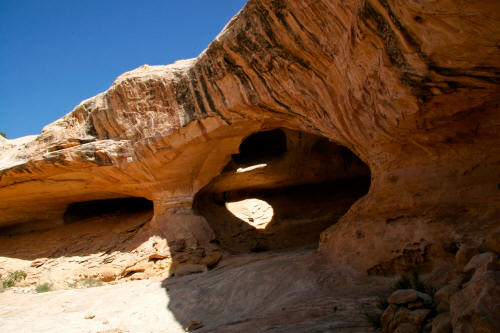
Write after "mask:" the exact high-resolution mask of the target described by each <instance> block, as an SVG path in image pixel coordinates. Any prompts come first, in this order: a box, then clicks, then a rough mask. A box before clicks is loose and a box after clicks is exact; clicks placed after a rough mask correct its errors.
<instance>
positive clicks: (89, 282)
mask: <svg viewBox="0 0 500 333" xmlns="http://www.w3.org/2000/svg"><path fill="white" fill-rule="evenodd" d="M81 282H82V284H83V286H84V287H86V288H92V287H100V286H102V281H99V280H96V279H94V278H86V279H84V280H82V281H81Z"/></svg>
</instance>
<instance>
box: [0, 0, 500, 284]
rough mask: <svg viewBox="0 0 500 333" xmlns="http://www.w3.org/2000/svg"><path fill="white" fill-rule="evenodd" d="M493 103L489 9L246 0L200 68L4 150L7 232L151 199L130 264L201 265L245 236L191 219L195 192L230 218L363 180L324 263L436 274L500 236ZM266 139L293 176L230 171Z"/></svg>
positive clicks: (115, 95)
mask: <svg viewBox="0 0 500 333" xmlns="http://www.w3.org/2000/svg"><path fill="white" fill-rule="evenodd" d="M499 104H500V5H499V3H498V1H495V0H481V1H456V0H453V1H452V0H443V1H430V0H422V1H399V0H378V1H377V0H359V1H358V0H356V1H347V2H345V1H333V0H314V1H313V0H305V1H304V0H301V1H299V0H283V1H264V0H250V1H249V2H248V3H247V4H246V6H245V7H244V8H243V9H242V10H241V12H240V13H239V14H238V15H237V16H235V17H234V18H233V19H232V20H231V21H230V22H229V23H228V24H227V26H226V27H225V28H224V30H223V31H222V32H221V33H220V34H219V36H217V38H216V39H215V40H214V41H213V42H212V43H211V44H210V45H209V46H208V48H207V49H206V50H205V51H204V52H203V53H202V54H200V55H199V56H198V57H197V58H195V59H190V60H183V61H179V62H176V63H174V64H172V65H168V66H147V65H145V66H142V67H140V68H137V69H135V70H133V71H131V72H127V73H125V74H123V75H121V76H120V77H119V78H118V79H117V80H116V81H115V82H114V83H113V84H112V86H111V87H110V88H109V89H108V90H107V91H105V92H104V93H102V94H99V95H97V96H95V97H93V98H90V99H88V100H85V101H83V102H82V103H80V104H79V105H78V106H77V107H76V108H75V109H74V110H73V111H72V112H70V113H69V114H67V115H66V116H64V117H63V118H61V119H59V120H57V121H55V122H54V123H52V124H50V125H48V126H46V127H45V128H44V129H43V131H42V134H41V135H38V136H31V137H27V138H22V139H16V140H4V139H3V138H1V137H0V140H1V141H0V211H1V212H2V213H1V214H0V226H2V227H3V229H2V230H3V231H2V232H3V234H4V235H5V236H6V235H9V234H15V233H22V232H26V231H29V230H33V229H46V228H50V227H55V226H58V225H64V224H67V223H69V222H70V221H74V220H75V215H77V217H78V209H76V210H71V209H70V208H71V207H74V205H75V204H77V203H79V204H83V203H85V202H87V203H89V205H90V206H88V208H86V209H83V211H92V210H95V209H97V208H95V205H94V206H92V205H93V204H92V203H96V202H98V201H100V200H110V199H123V198H131V197H132V198H145V199H147V200H149V201H151V202H152V205H153V213H152V214H153V215H152V219H151V220H150V221H149V220H148V222H146V223H144V224H141V226H140V227H139V229H137V230H138V231H135V233H134V234H133V237H132V238H127V242H129V243H131V244H133V246H132V245H131V247H130V248H139V247H140V246H146V245H147V246H149V248H150V250H148V251H149V252H148V251H146V252H147V253H148V255H150V254H151V253H153V252H154V251H156V252H158V251H157V250H154V246H157V244H159V243H158V242H159V241H151V239H160V240H161V241H162V242H166V243H165V244H164V245H163V246H164V250H165V251H167V250H169V251H171V252H178V253H186V251H187V252H189V251H191V252H189V253H191V254H193V253H198V254H197V255H198V257H199V258H204V257H207V256H208V255H207V254H206V253H204V252H203V251H205V250H206V249H207V248H208V247H209V245H210V246H212V245H213V244H211V242H212V243H213V241H214V240H216V239H217V237H218V235H219V234H220V233H223V234H224V235H231V236H228V238H227V239H230V238H231V237H233V235H236V234H238V233H236V232H232V233H231V232H229V231H228V232H227V233H225V232H226V231H227V228H229V227H227V226H225V227H224V228H225V229H224V228H219V229H220V230H219V229H217V228H216V227H215V228H214V227H213V226H211V223H209V222H210V221H207V220H210V218H208V217H207V218H205V217H204V216H203V214H201V215H200V213H199V212H203V209H200V210H199V211H198V210H197V213H195V212H194V211H195V210H196V209H193V202H194V200H195V197H196V195H197V194H198V193H199V192H200V191H202V193H204V194H206V195H208V197H210V196H212V197H213V198H214V200H215V202H216V201H217V198H222V199H221V200H222V203H224V202H226V201H227V198H225V197H224V194H225V193H233V192H234V191H235V190H238V191H239V192H238V193H239V194H241V191H243V190H247V191H250V190H252V191H255V190H270V189H280V188H283V187H284V186H285V185H286V187H287V188H290V187H293V186H304V185H306V184H305V183H307V184H320V183H322V182H332V184H338V182H339V181H343V183H342V184H344V185H343V187H342V188H348V187H349V186H350V185H349V182H350V180H352V179H358V176H364V177H367V178H366V179H369V180H370V184H369V185H367V186H366V191H362V190H360V191H358V192H356V193H359V195H358V197H359V196H361V198H360V199H359V200H357V201H356V200H351V201H342V202H344V204H345V209H344V208H342V209H339V212H340V211H342V213H341V214H340V213H339V214H338V215H339V216H337V215H335V219H334V220H335V221H331V222H336V223H335V224H333V225H331V226H330V227H328V228H327V229H326V230H324V231H323V232H322V234H321V239H320V241H319V249H320V251H321V252H322V253H324V254H325V255H327V257H328V258H329V260H331V261H332V263H336V264H343V265H348V266H352V267H353V268H355V269H356V270H358V271H361V272H368V273H370V274H383V275H387V274H394V273H397V272H398V271H404V270H407V269H411V268H415V267H419V268H429V269H432V268H433V267H435V266H436V264H438V263H439V262H440V260H441V259H446V258H453V256H454V249H455V248H456V247H457V246H458V245H460V244H469V243H470V244H472V245H473V246H478V245H480V244H481V243H482V242H484V241H485V239H486V236H487V234H488V232H490V230H492V228H494V227H495V226H497V225H498V221H499V218H500V212H499V207H500V183H499V179H500V173H499V170H500V168H499V166H500V135H499V134H498V133H499V131H500V109H499ZM275 129H282V132H283V133H285V134H286V135H287V140H288V141H287V143H288V145H286V148H285V150H286V149H289V150H293V149H296V150H294V151H291V152H290V151H287V152H286V153H285V154H284V155H283V156H291V157H290V158H289V159H288V157H287V159H282V158H281V157H280V156H282V155H279V154H278V153H276V154H277V155H279V156H272V154H273V152H272V150H271V152H270V154H271V156H261V157H259V156H258V149H257V152H255V149H254V151H252V149H250V151H251V154H254V155H252V156H253V158H252V159H250V160H248V161H245V160H244V159H243V161H242V160H238V158H237V157H235V156H236V155H238V154H240V155H241V154H242V151H241V149H242V147H240V144H241V143H242V141H243V140H244V139H245V138H247V137H250V136H251V135H252V134H255V133H259V132H267V131H271V130H275ZM290 133H292V134H291V135H289V134H290ZM294 138H296V139H294ZM269 140H272V138H271V139H269ZM291 140H292V141H293V140H295V141H294V142H295V143H293V144H290V142H291ZM256 142H257V143H256V144H257V146H259V145H260V146H261V147H264V146H266V141H265V140H264V141H263V142H261V143H260V144H259V143H258V142H259V141H258V140H257V141H256ZM297 142H298V143H297ZM301 142H306V143H307V142H308V144H310V145H309V146H307V145H302V144H301ZM329 144H330V145H332V146H331V147H330V148H322V147H323V146H325V145H326V146H327V145H329ZM322 145H323V146H322ZM304 147H306V148H304ZM335 147H337V148H335ZM322 149H324V150H322ZM318 151H319V153H314V152H318ZM324 152H328V153H324ZM251 154H250V155H251ZM314 154H316V155H314ZM311 156H312V157H311ZM342 161H343V162H342ZM349 161H355V162H354V167H353V166H352V164H351V163H349ZM236 162H237V163H239V164H238V165H234V163H236ZM253 162H256V163H254V164H252V163H253ZM257 162H258V163H257ZM231 163H233V164H231ZM259 163H260V164H266V166H265V167H264V168H262V169H253V170H250V171H249V172H252V173H254V174H255V175H257V174H260V178H259V177H257V176H256V177H247V178H245V177H243V176H242V177H243V178H239V179H240V180H242V181H243V183H244V184H245V185H244V186H243V187H245V188H241V186H240V187H239V188H237V189H236V188H235V186H234V184H235V181H237V180H238V177H240V176H238V177H236V176H235V174H236V170H237V169H238V168H239V167H251V166H252V165H258V164H259ZM273 163H278V164H277V165H278V166H276V167H273V165H274V164H273ZM279 163H281V164H279ZM308 163H317V164H315V165H318V166H321V167H318V168H319V169H320V170H319V171H318V173H317V174H314V170H318V168H309V169H308V165H309V164H308ZM356 163H357V164H356ZM229 165H232V166H231V167H229V169H228V168H227V166H229ZM329 167H331V169H328V168H329ZM266 168H267V170H266ZM321 168H323V169H321ZM325 168H326V169H325ZM308 170H309V171H308ZM304 175H307V176H304ZM224 177H227V181H225V180H224V179H226V178H224ZM231 177H233V178H232V179H234V180H235V181H234V182H231ZM235 177H236V178H235ZM252 179H255V181H252ZM243 183H242V184H243ZM231 184H232V185H231ZM356 184H357V183H356ZM332 186H333V187H332V191H334V192H335V191H336V190H337V188H336V187H335V186H334V185H332ZM353 186H354V185H353ZM368 188H369V189H368ZM282 192H283V193H286V191H282ZM276 193H279V192H276ZM335 193H337V192H335ZM365 193H366V194H365ZM363 194H364V195H363ZM358 197H357V198H358ZM354 201H356V202H355V203H354V204H353V205H352V206H350V205H351V204H352V203H353V202H354ZM200 202H201V201H200ZM347 202H348V203H347ZM72 205H73V206H72ZM284 206H286V205H284ZM89 207H90V208H89ZM342 207H344V206H342ZM320 208H321V209H322V210H325V209H326V210H328V205H327V204H326V205H325V206H322V207H320ZM320 208H318V210H320ZM307 209H308V208H307V206H304V211H308V210H307ZM332 209H335V207H334V208H332ZM275 210H276V209H275ZM80 211H82V209H80ZM97 211H98V209H97ZM309 211H311V214H313V210H309ZM345 211H347V212H346V213H345ZM327 213H328V212H326V213H325V212H324V214H327ZM344 213H345V214H344ZM68 214H69V215H71V214H73V215H71V216H72V218H71V219H68V218H66V219H65V216H66V217H67V216H68ZM318 214H319V213H318ZM324 216H326V215H324ZM340 216H342V217H340ZM84 217H85V216H82V219H83V218H84ZM339 217H340V219H338V218H339ZM332 219H333V217H332ZM337 219H338V221H337ZM77 220H78V218H77ZM285 220H286V219H285V218H283V221H285ZM283 223H284V222H283ZM300 223H302V224H301V225H302V226H304V225H307V224H304V223H305V222H304V223H303V222H300ZM276 228H277V229H276V230H278V231H279V230H281V229H280V228H278V227H276ZM134 230H136V229H134ZM124 233H125V231H124ZM267 236H268V235H266V237H267ZM155 237H156V238H155ZM259 237H260V236H259ZM262 237H264V236H262ZM264 238H265V237H264ZM224 239H226V238H224ZM120 242H121V244H122V243H123V242H124V240H123V239H122V240H120ZM148 242H149V243H148ZM285 243H286V242H285ZM4 244H5V243H4ZM141 244H142V245H141ZM144 244H146V245H144ZM148 244H149V245H148ZM155 244H156V245H155ZM162 244H163V243H162ZM249 244H250V243H249ZM266 244H267V243H266ZM134 246H135V247H134ZM251 246H259V244H257V243H255V244H252V245H249V247H251ZM197 249H198V250H199V251H201V252H196V251H198V250H197ZM2 251H3V252H5V250H2ZM162 251H163V250H162ZM156 252H155V253H156ZM200 260H201V259H200ZM188 261H189V260H188ZM190 264H197V262H190Z"/></svg>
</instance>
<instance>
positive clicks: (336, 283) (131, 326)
mask: <svg viewBox="0 0 500 333" xmlns="http://www.w3.org/2000/svg"><path fill="white" fill-rule="evenodd" d="M327 277H328V278H327ZM351 279H352V277H351V276H350V275H348V274H346V273H345V272H343V271H341V270H337V269H334V268H332V267H328V265H325V261H324V260H321V259H320V258H318V257H317V254H315V253H314V252H312V251H311V250H300V251H295V252H286V253H283V252H282V253H262V254H253V255H243V256H239V257H231V258H229V259H228V260H226V261H223V262H222V263H221V265H220V267H218V268H216V269H214V270H212V271H209V272H206V273H201V274H195V275H189V276H183V277H174V278H170V279H168V280H165V281H163V282H161V281H158V280H154V279H153V280H145V281H132V282H128V283H124V284H117V285H108V286H103V287H96V288H87V289H73V290H59V291H52V292H48V293H44V294H36V295H32V294H14V293H12V291H6V292H4V293H2V294H0V318H1V319H2V320H0V331H1V332H6V333H10V332H33V333H35V332H36V333H41V332H78V333H80V332H91V333H97V332H169V333H175V332H183V331H184V328H185V327H188V326H189V325H190V323H191V322H193V321H194V322H201V323H203V327H202V328H200V329H199V330H197V331H196V332H261V331H264V330H272V331H274V332H328V331H332V330H333V331H335V332H350V333H352V332H357V333H368V332H371V329H370V328H369V327H367V324H366V323H365V322H364V319H363V316H362V315H359V314H360V313H362V312H363V311H368V310H372V308H374V303H375V300H376V296H375V295H376V294H377V293H378V292H380V290H384V289H385V288H386V285H387V282H389V281H388V280H387V279H385V280H384V279H380V278H377V277H371V278H369V279H364V280H358V281H357V282H356V283H354V284H353V283H352V282H349V281H350V280H351ZM276 281H280V283H279V284H276ZM346 283H349V287H346ZM86 317H88V318H90V317H92V319H85V318H86ZM113 330H115V331H113Z"/></svg>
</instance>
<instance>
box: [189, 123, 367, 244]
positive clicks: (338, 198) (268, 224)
mask: <svg viewBox="0 0 500 333" xmlns="http://www.w3.org/2000/svg"><path fill="white" fill-rule="evenodd" d="M259 149H260V151H259ZM369 187H370V170H369V168H368V166H367V165H366V164H364V163H363V162H362V161H361V160H360V159H359V158H358V157H357V156H356V155H355V154H353V153H352V152H351V151H350V150H349V149H347V148H345V147H342V146H339V145H337V144H335V143H333V142H331V141H329V140H328V139H326V138H322V137H319V136H315V135H311V134H308V133H303V132H297V131H292V130H287V129H276V130H272V131H265V132H259V133H255V134H252V135H250V136H249V137H247V138H246V139H244V140H243V141H242V143H241V145H240V152H239V154H235V155H233V158H232V160H231V162H230V163H229V164H228V165H227V166H226V167H225V168H224V170H223V172H222V173H221V174H220V175H219V176H217V177H216V178H214V179H213V180H212V181H211V182H210V183H209V184H208V185H207V186H205V187H204V188H203V189H201V190H200V191H199V192H198V194H197V195H196V197H195V200H194V204H193V208H194V210H195V211H196V212H197V213H198V214H200V215H202V216H204V217H205V218H206V219H207V221H208V223H209V224H210V226H211V227H212V229H213V230H214V232H215V233H216V235H217V238H218V241H219V242H220V244H221V246H222V247H224V248H225V249H226V250H228V251H230V252H233V253H241V252H249V251H262V250H268V249H269V250H271V249H280V248H288V247H296V246H302V245H307V244H314V243H316V242H317V241H318V240H319V234H320V233H321V232H322V231H323V230H324V229H326V228H327V227H329V226H330V225H332V224H334V223H336V222H337V221H338V219H339V218H340V217H342V216H343V215H344V214H345V213H346V212H347V210H348V209H349V208H350V207H351V205H352V204H353V203H354V202H355V201H356V200H358V199H359V198H360V197H362V196H363V195H364V194H366V193H367V192H368V189H369Z"/></svg>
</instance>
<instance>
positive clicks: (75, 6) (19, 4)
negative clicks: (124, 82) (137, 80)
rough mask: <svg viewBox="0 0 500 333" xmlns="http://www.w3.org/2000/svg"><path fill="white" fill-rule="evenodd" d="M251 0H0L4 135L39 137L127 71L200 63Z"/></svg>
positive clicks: (1, 120) (0, 127)
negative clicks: (185, 61)
mask: <svg viewBox="0 0 500 333" xmlns="http://www.w3.org/2000/svg"><path fill="white" fill-rule="evenodd" d="M245 3H246V0H213V1H207V0H0V72H1V74H0V131H3V132H5V133H6V134H7V137H8V138H11V139H12V138H16V137H19V136H25V135H29V134H39V133H40V132H41V130H42V127H43V126H45V125H47V124H49V123H51V122H53V121H54V120H56V119H58V118H60V117H61V116H63V115H65V114H66V113H68V112H70V111H71V110H72V109H73V108H74V107H75V106H76V105H78V104H79V103H80V101H82V100H84V99H86V98H89V97H91V96H94V95H96V94H98V93H100V92H102V91H104V90H106V89H107V88H108V87H109V86H110V85H111V83H112V82H113V81H114V80H115V79H116V77H118V76H119V75H120V74H122V73H123V72H126V71H129V70H132V69H134V68H136V67H139V66H141V65H143V64H149V65H166V64H170V63H172V62H174V61H175V60H179V59H187V58H192V57H196V56H197V55H198V54H200V52H201V51H203V50H204V49H205V47H206V46H207V45H208V44H209V43H210V42H211V41H212V40H213V39H214V37H215V36H216V35H217V34H218V33H219V32H220V31H221V30H222V28H223V27H224V25H225V24H226V23H227V22H228V21H229V20H230V19H231V17H233V16H234V15H235V14H236V13H237V12H238V11H239V10H240V9H241V8H242V7H243V6H244V4H245Z"/></svg>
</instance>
